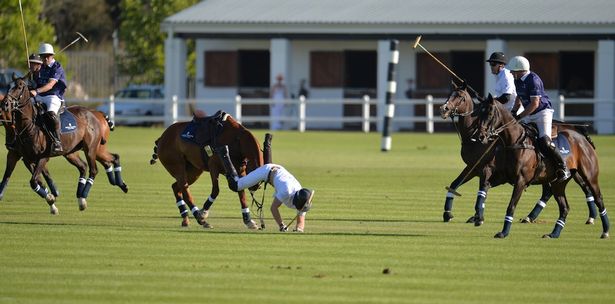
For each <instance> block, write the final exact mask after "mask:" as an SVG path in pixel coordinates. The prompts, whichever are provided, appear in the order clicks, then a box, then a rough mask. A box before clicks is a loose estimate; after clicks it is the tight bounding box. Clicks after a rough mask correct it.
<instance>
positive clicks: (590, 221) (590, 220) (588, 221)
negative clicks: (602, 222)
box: [585, 217, 594, 225]
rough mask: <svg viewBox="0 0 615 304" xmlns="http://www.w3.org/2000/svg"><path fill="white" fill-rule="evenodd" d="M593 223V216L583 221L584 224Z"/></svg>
mask: <svg viewBox="0 0 615 304" xmlns="http://www.w3.org/2000/svg"><path fill="white" fill-rule="evenodd" d="M593 224H594V218H593V217H590V218H588V219H587V221H586V222H585V225H593Z"/></svg>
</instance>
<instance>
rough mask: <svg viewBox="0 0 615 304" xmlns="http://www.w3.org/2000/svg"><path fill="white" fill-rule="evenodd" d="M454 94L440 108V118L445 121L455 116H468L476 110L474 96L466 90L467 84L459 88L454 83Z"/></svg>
mask: <svg viewBox="0 0 615 304" xmlns="http://www.w3.org/2000/svg"><path fill="white" fill-rule="evenodd" d="M452 85H453V92H452V93H451V95H450V96H449V97H448V99H446V102H445V103H444V104H443V105H442V106H440V116H441V117H442V118H443V119H447V118H449V117H453V118H454V117H455V116H460V117H463V116H468V115H470V114H472V111H473V110H474V101H473V100H472V96H470V94H469V93H468V91H467V90H466V84H465V82H464V83H463V84H462V85H461V86H457V84H455V82H452Z"/></svg>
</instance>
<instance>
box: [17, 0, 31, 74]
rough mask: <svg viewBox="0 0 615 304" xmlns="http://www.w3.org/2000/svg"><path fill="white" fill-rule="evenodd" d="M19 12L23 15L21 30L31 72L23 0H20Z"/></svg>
mask: <svg viewBox="0 0 615 304" xmlns="http://www.w3.org/2000/svg"><path fill="white" fill-rule="evenodd" d="M19 12H20V13H21V28H22V29H23V41H24V43H25V44H26V62H27V63H28V70H30V57H28V56H29V54H28V52H29V51H28V36H27V35H26V22H25V21H24V19H23V8H22V7H21V0H19Z"/></svg>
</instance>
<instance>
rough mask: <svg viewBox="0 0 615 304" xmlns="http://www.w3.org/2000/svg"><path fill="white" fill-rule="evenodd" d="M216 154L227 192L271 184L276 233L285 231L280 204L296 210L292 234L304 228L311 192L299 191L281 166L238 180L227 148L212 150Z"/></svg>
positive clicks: (295, 183) (252, 173) (312, 195)
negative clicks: (222, 167) (295, 222)
mask: <svg viewBox="0 0 615 304" xmlns="http://www.w3.org/2000/svg"><path fill="white" fill-rule="evenodd" d="M216 153H218V156H219V157H220V159H222V163H223V164H224V169H225V171H226V179H227V180H228V184H229V188H231V190H233V191H241V190H244V189H246V188H249V187H252V186H254V185H257V184H258V183H260V182H266V183H269V184H271V185H272V186H273V187H274V188H275V193H274V194H273V203H272V204H271V214H272V215H273V219H274V220H275V221H276V223H277V224H278V226H279V227H280V231H282V232H285V231H287V230H288V227H287V226H286V225H285V224H284V222H283V221H282V216H281V215H280V211H279V210H278V209H279V208H280V206H282V204H284V205H286V207H288V208H291V209H296V210H297V217H296V219H297V225H296V227H295V229H294V230H293V231H295V232H303V229H304V228H305V214H306V212H307V211H308V210H310V208H311V207H312V198H313V197H314V190H310V189H307V188H302V187H301V184H300V183H299V181H297V179H296V178H295V177H294V176H293V175H292V174H290V172H288V171H287V170H286V169H285V168H284V167H282V166H280V165H275V164H266V165H263V166H261V167H259V168H257V169H256V170H254V171H252V172H250V174H248V175H246V176H244V177H241V178H240V177H239V175H238V174H237V171H236V170H235V167H233V163H232V162H231V159H230V157H229V152H228V147H227V146H222V147H219V148H218V149H216Z"/></svg>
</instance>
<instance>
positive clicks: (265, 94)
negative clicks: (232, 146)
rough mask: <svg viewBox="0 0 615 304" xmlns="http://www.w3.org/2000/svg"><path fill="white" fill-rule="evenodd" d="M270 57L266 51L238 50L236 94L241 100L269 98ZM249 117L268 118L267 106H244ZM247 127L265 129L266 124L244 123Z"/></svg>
mask: <svg viewBox="0 0 615 304" xmlns="http://www.w3.org/2000/svg"><path fill="white" fill-rule="evenodd" d="M269 61H270V55H269V51H268V50H239V51H238V53H237V69H238V73H237V76H238V77H237V78H238V79H237V93H238V94H239V95H240V96H241V97H242V98H269V84H270V80H269V79H270V78H269V73H270V71H269V70H270V65H269ZM242 112H243V113H244V114H245V115H249V116H268V115H269V106H268V105H244V106H243V108H242ZM245 125H246V126H248V127H254V128H266V127H267V123H264V122H258V123H248V122H246V123H245Z"/></svg>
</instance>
